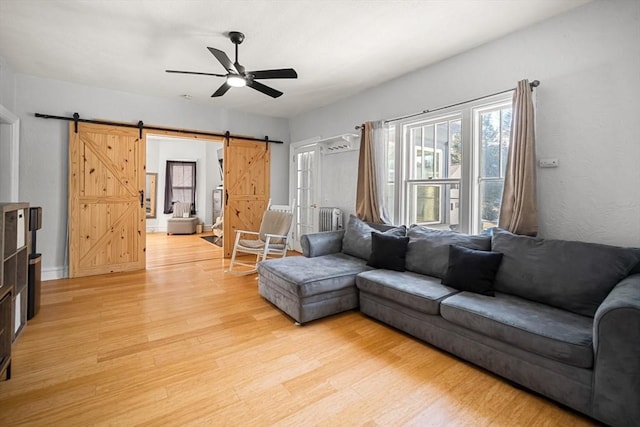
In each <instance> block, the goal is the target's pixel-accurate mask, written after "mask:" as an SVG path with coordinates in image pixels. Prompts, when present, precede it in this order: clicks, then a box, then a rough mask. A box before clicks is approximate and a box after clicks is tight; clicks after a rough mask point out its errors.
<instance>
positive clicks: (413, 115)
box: [355, 80, 540, 130]
mask: <svg viewBox="0 0 640 427" xmlns="http://www.w3.org/2000/svg"><path fill="white" fill-rule="evenodd" d="M538 86H540V80H534V81H532V82H531V83H529V87H530V88H531V90H533V88H534V87H538ZM515 89H516V88H515V87H514V88H511V89H505V90H501V91H500V92H496V93H492V94H490V95H484V96H480V97H478V98H473V99H469V100H467V101H462V102H456V103H455V104H451V105H447V106H445V107H438V108H434V109H432V110H423V111H420V112H419V113H413V114H409V115H406V116H401V117H394V118H393V119H388V120H385V121H384V122H385V123H390V122H396V121H398V120H404V119H409V118H411V117H416V116H420V115H422V114H427V113H433V112H434V111H440V110H446V109H447V108H451V107H457V106H458V105H463V104H468V103H469V102H474V101H479V100H481V99H485V98H491V97H492V96H496V95H502V94H503V93H507V92H511V91H512V90H515ZM355 128H356V130H357V129H362V125H360V126H356V127H355Z"/></svg>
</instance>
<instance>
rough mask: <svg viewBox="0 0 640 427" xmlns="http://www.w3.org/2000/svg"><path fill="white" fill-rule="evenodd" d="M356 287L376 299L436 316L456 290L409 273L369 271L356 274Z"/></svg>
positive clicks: (436, 280) (436, 279)
mask: <svg viewBox="0 0 640 427" xmlns="http://www.w3.org/2000/svg"><path fill="white" fill-rule="evenodd" d="M356 286H357V287H358V289H359V290H360V291H361V292H367V293H370V294H374V295H377V296H379V297H381V298H385V299H389V300H391V301H394V302H396V303H398V304H402V305H404V306H407V307H409V308H412V309H413V310H416V311H419V312H422V313H427V314H435V315H437V314H439V313H440V301H441V300H442V299H443V298H445V297H447V296H449V295H451V294H453V293H455V292H458V291H457V290H455V289H453V288H450V287H448V286H445V285H442V284H441V283H440V279H438V278H437V277H431V276H424V275H422V274H416V273H412V272H409V271H405V272H402V273H400V272H396V271H389V270H371V271H366V272H364V273H360V274H358V276H357V277H356Z"/></svg>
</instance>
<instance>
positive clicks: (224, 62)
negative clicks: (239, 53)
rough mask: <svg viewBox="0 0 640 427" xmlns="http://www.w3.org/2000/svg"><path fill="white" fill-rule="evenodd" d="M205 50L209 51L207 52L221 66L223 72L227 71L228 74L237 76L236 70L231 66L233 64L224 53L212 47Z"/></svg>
mask: <svg viewBox="0 0 640 427" xmlns="http://www.w3.org/2000/svg"><path fill="white" fill-rule="evenodd" d="M207 49H209V52H211V53H212V54H213V56H215V57H216V59H217V60H218V61H219V62H220V63H221V64H222V66H223V67H224V69H225V70H227V71H229V72H230V73H235V74H238V70H237V69H236V67H235V66H234V65H233V62H231V60H230V59H229V57H228V56H227V54H226V53H224V52H223V51H221V50H218V49H215V48H213V47H207Z"/></svg>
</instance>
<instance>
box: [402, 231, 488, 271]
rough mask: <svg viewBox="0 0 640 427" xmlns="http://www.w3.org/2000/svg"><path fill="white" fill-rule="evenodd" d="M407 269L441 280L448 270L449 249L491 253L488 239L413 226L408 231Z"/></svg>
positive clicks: (486, 237)
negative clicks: (454, 246)
mask: <svg viewBox="0 0 640 427" xmlns="http://www.w3.org/2000/svg"><path fill="white" fill-rule="evenodd" d="M407 236H408V237H409V245H408V246H407V255H406V258H407V260H406V262H407V264H406V268H407V270H409V271H413V272H414V273H420V274H426V275H428V276H434V277H438V278H440V279H442V278H443V277H444V276H445V275H446V274H447V268H448V267H449V246H450V245H458V246H462V247H465V248H468V249H476V250H480V251H489V250H491V237H489V236H471V235H468V234H463V233H458V232H455V231H447V230H434V229H433V228H427V227H423V226H421V225H415V224H414V225H412V226H411V227H409V230H408V231H407Z"/></svg>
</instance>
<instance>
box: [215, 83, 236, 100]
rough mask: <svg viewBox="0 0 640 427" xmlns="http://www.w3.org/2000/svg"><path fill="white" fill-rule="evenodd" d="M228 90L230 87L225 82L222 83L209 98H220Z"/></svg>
mask: <svg viewBox="0 0 640 427" xmlns="http://www.w3.org/2000/svg"><path fill="white" fill-rule="evenodd" d="M230 88H231V86H229V85H228V84H227V82H224V83H222V86H220V87H219V88H218V90H216V91H215V92H214V93H213V95H211V97H212V98H216V97H218V96H222V95H224V94H225V93H227V91H228V90H229V89H230Z"/></svg>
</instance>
